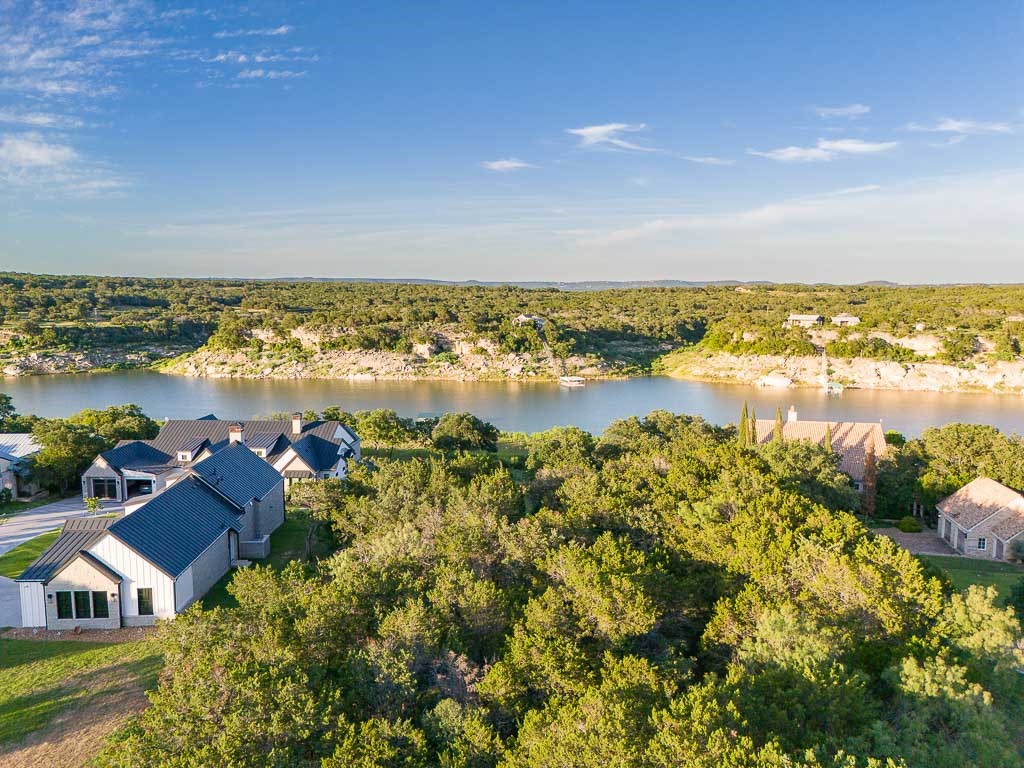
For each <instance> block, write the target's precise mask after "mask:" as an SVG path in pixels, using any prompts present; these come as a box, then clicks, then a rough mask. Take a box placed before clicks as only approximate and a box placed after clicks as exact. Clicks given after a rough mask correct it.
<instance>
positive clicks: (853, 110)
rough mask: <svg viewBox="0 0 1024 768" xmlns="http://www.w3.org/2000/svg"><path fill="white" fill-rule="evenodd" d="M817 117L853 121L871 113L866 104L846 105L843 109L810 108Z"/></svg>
mask: <svg viewBox="0 0 1024 768" xmlns="http://www.w3.org/2000/svg"><path fill="white" fill-rule="evenodd" d="M812 109H813V110H814V112H815V114H817V115H818V117H846V118H849V119H854V118H858V117H863V116H864V115H866V114H868V113H869V112H870V111H871V107H869V106H868V105H867V104H847V105H846V106H843V107H812Z"/></svg>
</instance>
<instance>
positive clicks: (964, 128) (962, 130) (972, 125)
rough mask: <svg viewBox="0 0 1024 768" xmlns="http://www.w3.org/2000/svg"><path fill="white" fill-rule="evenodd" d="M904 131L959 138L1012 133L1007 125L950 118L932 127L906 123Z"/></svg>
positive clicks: (938, 121) (1010, 127) (1010, 126)
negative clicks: (942, 134) (952, 135)
mask: <svg viewBox="0 0 1024 768" xmlns="http://www.w3.org/2000/svg"><path fill="white" fill-rule="evenodd" d="M906 130H908V131H926V132H928V133H955V134H959V135H961V136H981V135H985V134H1000V133H1003V134H1005V133H1013V126H1012V125H1010V124H1009V123H994V122H984V121H981V120H958V119H956V118H952V117H943V118H940V119H939V120H936V121H935V124H934V125H922V124H921V123H908V124H907V125H906Z"/></svg>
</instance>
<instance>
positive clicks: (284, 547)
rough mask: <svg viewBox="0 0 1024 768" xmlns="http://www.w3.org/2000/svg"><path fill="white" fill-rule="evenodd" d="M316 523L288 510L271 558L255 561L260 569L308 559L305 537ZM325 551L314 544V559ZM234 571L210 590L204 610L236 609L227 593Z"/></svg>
mask: <svg viewBox="0 0 1024 768" xmlns="http://www.w3.org/2000/svg"><path fill="white" fill-rule="evenodd" d="M312 525H313V521H312V520H310V518H309V516H308V515H307V514H306V512H305V511H304V510H301V509H291V508H289V509H288V511H287V513H286V514H285V520H284V523H283V524H282V525H281V527H280V528H278V529H277V530H276V531H274V532H273V533H272V534H271V536H270V556H269V557H268V558H267V559H266V560H262V561H256V562H258V563H260V565H269V566H271V567H272V568H283V567H284V566H285V565H287V564H288V563H290V562H291V561H292V560H303V559H305V557H306V535H307V534H308V533H309V529H310V526H312ZM325 549H326V547H325V546H324V542H323V540H322V539H320V538H318V539H317V540H316V541H314V552H313V553H312V554H313V556H314V557H316V556H318V555H321V554H323V553H324V550H325ZM234 575H235V571H234V570H230V571H228V572H227V573H225V574H224V576H223V577H222V578H221V580H220V581H218V582H217V583H216V584H214V585H213V587H211V588H210V591H209V592H207V593H206V595H205V596H204V597H203V600H202V602H203V606H204V607H206V608H216V607H221V608H233V607H234V606H235V605H237V603H236V602H235V598H234V597H232V596H231V595H230V594H229V593H228V584H230V583H231V579H232V578H233V577H234Z"/></svg>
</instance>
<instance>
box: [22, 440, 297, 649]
mask: <svg viewBox="0 0 1024 768" xmlns="http://www.w3.org/2000/svg"><path fill="white" fill-rule="evenodd" d="M283 522H284V479H283V478H282V477H281V476H280V475H279V474H278V473H277V472H276V471H275V470H274V468H273V467H271V466H270V465H269V464H267V463H266V462H265V461H263V460H262V459H260V458H258V457H257V456H256V455H255V454H253V453H252V451H250V450H249V449H248V448H246V447H245V446H243V445H240V444H239V445H232V446H228V447H227V448H225V449H224V450H221V451H218V452H217V453H216V454H214V455H212V456H210V457H209V458H206V459H204V460H203V461H200V462H199V463H197V464H196V465H195V466H194V467H192V468H190V469H189V470H188V471H187V473H185V474H184V475H182V476H181V477H180V478H179V479H177V480H176V481H175V482H174V483H172V484H171V485H170V486H169V487H167V488H166V489H165V490H163V491H161V492H159V493H157V494H155V495H153V496H152V498H151V499H149V500H148V501H147V502H146V503H145V504H142V505H141V506H139V507H138V508H137V509H135V510H134V511H132V512H130V513H128V514H125V515H124V516H123V517H120V518H118V519H114V518H85V519H84V520H82V521H79V520H69V521H68V522H67V523H66V524H65V526H64V530H63V531H62V532H61V535H60V537H58V539H57V541H55V542H54V543H53V545H51V546H50V548H49V549H47V550H46V551H45V552H43V554H42V555H40V557H39V558H38V559H37V560H36V561H35V562H34V563H32V565H30V566H29V567H28V568H27V569H26V570H25V572H24V573H22V574H21V576H19V577H18V582H19V583H20V589H21V613H22V625H23V626H26V627H46V628H47V629H72V628H74V627H76V626H80V627H83V628H92V629H101V628H102V629H106V628H114V627H119V626H146V625H149V624H152V623H153V622H154V621H156V619H161V618H171V617H173V616H175V615H176V614H178V613H180V612H181V611H183V610H184V609H185V608H187V607H188V606H189V605H191V604H192V603H193V602H195V601H196V600H198V599H200V598H201V597H202V596H203V595H205V594H206V592H207V591H208V590H209V589H210V587H212V586H213V585H214V584H216V583H217V581H218V580H219V579H220V578H221V577H222V576H223V575H224V574H225V573H227V572H228V570H229V569H230V568H231V567H232V566H237V565H247V564H248V563H247V559H248V558H262V557H266V556H267V555H268V554H269V553H270V534H271V533H272V532H273V531H274V530H275V529H277V528H278V527H279V526H280V525H281V523H283ZM86 523H91V524H94V525H95V528H90V529H89V530H88V535H86V531H85V530H83V526H84V525H85V524H86ZM99 593H103V594H106V595H107V601H106V606H105V607H104V605H103V599H102V598H101V597H98V596H97V595H98V594H99ZM86 595H88V598H87V597H86Z"/></svg>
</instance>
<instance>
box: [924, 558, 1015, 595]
mask: <svg viewBox="0 0 1024 768" xmlns="http://www.w3.org/2000/svg"><path fill="white" fill-rule="evenodd" d="M919 557H920V558H921V559H922V560H925V561H926V562H928V563H931V564H932V565H934V566H935V567H936V568H938V569H939V570H940V571H942V572H943V573H945V574H946V575H947V576H949V580H950V581H952V582H953V587H954V588H955V589H957V590H961V589H967V587H969V586H970V585H971V584H980V585H981V586H985V587H987V586H993V587H995V588H996V589H997V590H998V592H999V597H1000V599H1001V600H1002V601H1005V600H1006V598H1007V597H1009V595H1010V590H1011V589H1013V587H1014V585H1015V584H1016V583H1017V582H1018V581H1020V580H1021V579H1022V578H1024V567H1022V566H1019V565H1011V564H1010V563H999V562H996V561H994V560H974V559H972V558H969V557H948V556H944V555H920V556H919Z"/></svg>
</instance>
